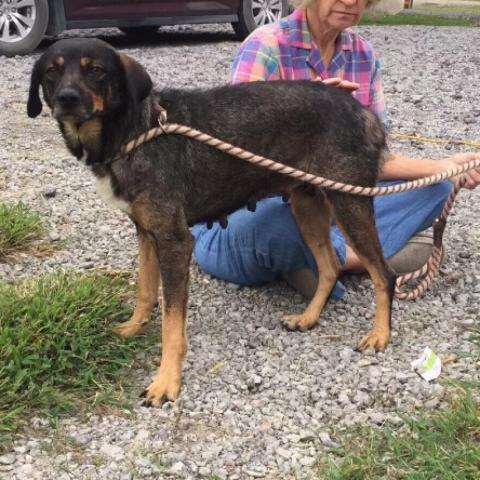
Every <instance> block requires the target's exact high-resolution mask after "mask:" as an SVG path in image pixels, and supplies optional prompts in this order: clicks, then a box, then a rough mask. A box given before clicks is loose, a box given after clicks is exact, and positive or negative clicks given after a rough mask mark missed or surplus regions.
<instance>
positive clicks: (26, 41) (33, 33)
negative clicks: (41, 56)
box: [0, 0, 49, 57]
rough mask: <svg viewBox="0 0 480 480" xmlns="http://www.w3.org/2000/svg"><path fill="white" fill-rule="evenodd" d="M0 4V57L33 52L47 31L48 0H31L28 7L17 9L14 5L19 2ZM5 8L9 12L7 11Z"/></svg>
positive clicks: (13, 0)
mask: <svg viewBox="0 0 480 480" xmlns="http://www.w3.org/2000/svg"><path fill="white" fill-rule="evenodd" d="M1 3H2V6H1V7H0V12H1V13H2V15H1V16H0V55H5V56H7V57H13V56H14V55H25V54H26V53H30V52H31V51H32V50H35V48H36V47H37V46H38V45H39V43H40V42H41V41H42V39H43V37H44V36H45V32H46V31H47V26H48V17H49V9H48V0H31V2H30V4H29V5H28V6H20V7H19V8H18V9H17V7H16V5H17V4H19V3H20V0H12V1H11V2H10V3H6V2H5V0H4V1H3V2H1ZM22 3H25V2H22ZM7 8H9V9H10V10H9V11H7ZM2 20H3V21H2ZM24 20H27V22H24ZM30 22H31V23H30ZM7 29H8V31H7Z"/></svg>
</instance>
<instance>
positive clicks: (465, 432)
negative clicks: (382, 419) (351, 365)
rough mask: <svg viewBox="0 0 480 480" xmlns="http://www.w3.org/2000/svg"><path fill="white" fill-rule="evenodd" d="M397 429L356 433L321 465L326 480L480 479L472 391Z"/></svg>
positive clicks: (479, 425) (479, 408) (478, 418)
mask: <svg viewBox="0 0 480 480" xmlns="http://www.w3.org/2000/svg"><path fill="white" fill-rule="evenodd" d="M404 420H405V422H406V424H405V425H404V426H403V427H402V428H400V429H398V430H395V429H392V428H389V427H384V428H382V429H379V428H372V427H368V426H360V427H356V428H355V429H354V430H352V431H350V432H349V433H347V434H345V437H344V439H343V441H342V447H340V448H339V449H338V450H336V451H334V452H332V453H331V454H329V455H328V457H327V458H326V459H322V460H321V462H320V465H321V466H320V470H319V476H318V478H319V479H322V480H324V479H325V480H363V479H365V480H367V479H368V480H380V479H385V478H388V479H389V480H397V479H408V480H421V479H432V480H433V479H440V478H441V479H442V480H470V479H471V480H473V479H476V478H480V403H479V402H478V399H477V400H476V399H475V398H474V396H473V395H472V392H471V391H469V390H464V391H463V392H462V394H461V395H460V397H458V398H457V399H455V400H453V401H452V404H451V406H450V408H449V409H448V410H446V411H441V412H437V413H433V414H432V413H422V414H420V415H418V416H415V417H407V418H404Z"/></svg>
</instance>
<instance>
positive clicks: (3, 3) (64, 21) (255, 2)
mask: <svg viewBox="0 0 480 480" xmlns="http://www.w3.org/2000/svg"><path fill="white" fill-rule="evenodd" d="M287 12H288V5H287V0H137V1H133V2H128V1H126V0H117V1H112V0H98V1H96V0H0V55H7V56H13V55H23V54H26V53H29V52H31V51H32V50H34V49H35V48H36V47H37V46H38V44H39V43H40V42H41V41H42V39H43V38H44V36H45V35H52V36H55V35H58V34H59V33H61V32H63V31H65V30H70V29H76V28H101V27H118V28H119V29H120V30H122V31H123V32H125V33H127V34H140V33H153V32H154V31H156V30H157V29H158V27H160V26H161V25H180V24H190V23H224V22H229V23H231V24H232V25H233V28H234V30H235V32H236V34H237V35H238V36H239V37H240V38H244V37H246V36H247V35H248V34H249V33H250V32H252V31H253V30H254V29H255V28H257V27H258V26H260V25H263V24H265V23H270V22H273V21H275V20H277V19H279V18H281V17H282V16H284V15H286V14H287Z"/></svg>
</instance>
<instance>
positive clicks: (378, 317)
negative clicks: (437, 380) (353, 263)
mask: <svg viewBox="0 0 480 480" xmlns="http://www.w3.org/2000/svg"><path fill="white" fill-rule="evenodd" d="M328 196H329V198H330V199H331V201H332V204H333V206H334V216H335V219H336V220H337V224H338V226H339V227H340V228H341V230H342V231H343V233H344V234H345V237H346V239H347V242H348V243H349V245H350V246H351V247H352V248H353V250H354V251H355V253H356V254H357V255H358V258H359V259H360V261H361V262H362V263H363V265H364V266H365V268H366V269H367V271H368V273H369V275H370V277H371V278H372V281H373V284H374V286H375V297H376V307H377V308H376V312H375V320H374V322H373V327H372V329H371V330H370V332H369V333H368V334H367V335H366V336H364V337H363V338H362V339H361V340H360V343H359V345H358V348H359V350H372V351H377V352H378V351H380V352H383V351H384V350H385V348H386V346H387V345H388V342H389V341H390V328H391V315H392V299H393V294H394V288H395V273H394V272H393V270H392V269H391V268H390V267H389V266H388V264H387V262H386V261H385V258H384V256H383V253H382V247H381V245H380V241H379V239H378V233H377V230H376V228H375V218H374V213H373V200H372V199H371V198H366V197H360V196H352V195H348V194H342V193H335V192H330V193H329V194H328Z"/></svg>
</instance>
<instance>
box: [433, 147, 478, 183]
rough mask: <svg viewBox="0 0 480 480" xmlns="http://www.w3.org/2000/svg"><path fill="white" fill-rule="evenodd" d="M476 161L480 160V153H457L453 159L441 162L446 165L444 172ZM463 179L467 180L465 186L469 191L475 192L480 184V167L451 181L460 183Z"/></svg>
mask: <svg viewBox="0 0 480 480" xmlns="http://www.w3.org/2000/svg"><path fill="white" fill-rule="evenodd" d="M476 159H478V160H480V153H473V152H469V153H457V154H456V155H452V156H451V157H448V158H445V159H444V160H441V162H443V163H444V165H445V166H444V167H442V171H445V170H451V169H452V168H455V167H458V166H459V165H463V164H464V163H467V162H470V161H471V160H476ZM462 178H463V179H464V180H465V184H464V185H463V186H464V187H465V188H467V189H468V190H473V189H474V188H475V187H477V185H479V184H480V167H477V168H475V169H474V170H470V171H468V172H465V173H461V174H460V175H457V176H455V177H453V178H452V179H451V180H452V181H459V180H460V179H462Z"/></svg>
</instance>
